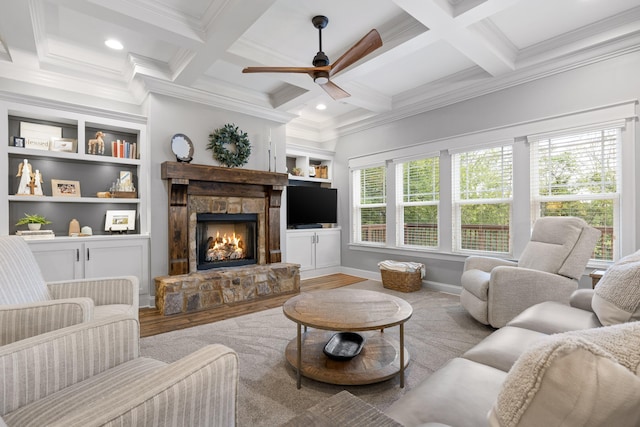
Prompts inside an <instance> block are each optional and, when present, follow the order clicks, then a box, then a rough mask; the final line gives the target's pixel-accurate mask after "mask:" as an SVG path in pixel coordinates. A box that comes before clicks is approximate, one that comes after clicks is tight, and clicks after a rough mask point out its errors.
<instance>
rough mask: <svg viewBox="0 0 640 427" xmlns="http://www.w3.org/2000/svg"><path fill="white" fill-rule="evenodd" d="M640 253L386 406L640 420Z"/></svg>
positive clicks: (450, 414)
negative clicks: (592, 285) (586, 287)
mask: <svg viewBox="0 0 640 427" xmlns="http://www.w3.org/2000/svg"><path fill="white" fill-rule="evenodd" d="M638 320H640V251H638V252H636V253H635V254H633V255H630V256H628V257H626V258H624V259H622V260H620V261H619V262H617V263H616V264H614V265H613V266H612V267H610V268H609V269H608V270H607V271H606V272H605V274H604V276H603V277H602V279H601V280H600V282H599V283H598V285H597V286H596V288H595V290H591V289H580V290H577V291H576V292H574V294H573V295H572V297H571V301H570V304H563V303H559V302H555V301H548V302H543V303H540V304H537V305H535V306H533V307H530V308H528V309H526V310H525V311H523V312H522V313H521V314H520V315H518V316H516V317H515V318H514V319H513V320H511V321H510V322H509V323H508V324H507V326H505V327H503V328H501V329H499V330H497V331H496V332H494V333H493V334H491V335H490V336H488V337H487V338H485V339H484V340H483V341H481V342H480V343H479V344H478V345H476V346H475V347H473V348H472V349H470V350H469V351H467V352H466V353H465V354H464V355H462V357H459V358H455V359H453V360H451V361H449V362H448V363H447V364H446V365H444V366H443V367H442V368H441V369H439V370H438V371H436V372H435V373H433V374H432V375H431V376H429V377H428V378H427V379H426V380H424V381H423V382H422V383H421V384H419V385H418V386H417V387H415V388H414V389H412V390H410V391H409V392H407V394H405V395H404V396H403V397H402V398H400V399H399V400H398V401H397V402H395V403H394V404H393V405H392V406H391V407H389V408H388V409H387V411H386V414H387V415H388V416H390V417H391V418H393V419H395V420H397V421H398V422H400V423H401V424H403V425H405V426H424V425H427V426H428V425H432V426H436V425H450V426H456V427H462V426H482V425H490V426H501V427H506V426H532V427H533V426H536V427H539V426H560V425H562V426H614V425H615V426H617V427H624V426H629V427H631V426H638V425H640V377H639V376H638V375H639V374H640V322H639V321H638Z"/></svg>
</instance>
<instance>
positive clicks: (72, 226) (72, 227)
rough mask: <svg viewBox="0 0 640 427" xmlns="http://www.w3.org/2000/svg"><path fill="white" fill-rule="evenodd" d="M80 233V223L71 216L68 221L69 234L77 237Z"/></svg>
mask: <svg viewBox="0 0 640 427" xmlns="http://www.w3.org/2000/svg"><path fill="white" fill-rule="evenodd" d="M79 235H80V223H79V222H78V220H77V219H75V218H73V219H72V220H71V221H69V236H71V237H78V236H79Z"/></svg>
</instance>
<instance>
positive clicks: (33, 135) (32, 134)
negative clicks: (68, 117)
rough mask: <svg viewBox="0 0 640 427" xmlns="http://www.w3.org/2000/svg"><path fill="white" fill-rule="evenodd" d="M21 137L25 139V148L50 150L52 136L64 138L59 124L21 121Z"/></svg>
mask: <svg viewBox="0 0 640 427" xmlns="http://www.w3.org/2000/svg"><path fill="white" fill-rule="evenodd" d="M20 137H21V138H24V139H25V148H30V149H32V150H49V146H50V140H51V138H62V128H61V127H59V126H51V125H43V124H39V123H30V122H20Z"/></svg>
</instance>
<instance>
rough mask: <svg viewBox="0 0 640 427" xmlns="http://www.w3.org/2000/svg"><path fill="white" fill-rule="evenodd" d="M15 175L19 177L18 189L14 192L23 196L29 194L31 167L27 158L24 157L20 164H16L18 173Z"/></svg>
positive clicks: (31, 177)
mask: <svg viewBox="0 0 640 427" xmlns="http://www.w3.org/2000/svg"><path fill="white" fill-rule="evenodd" d="M16 176H18V177H20V183H19V184H18V191H17V192H16V194H17V195H23V196H29V195H31V194H32V193H31V188H32V187H31V185H32V182H31V181H32V180H33V169H32V168H31V164H30V163H29V160H27V159H24V160H23V161H22V163H20V166H18V174H17V175H16Z"/></svg>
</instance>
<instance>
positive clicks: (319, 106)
mask: <svg viewBox="0 0 640 427" xmlns="http://www.w3.org/2000/svg"><path fill="white" fill-rule="evenodd" d="M326 109H327V106H326V105H324V104H318V105H316V110H326Z"/></svg>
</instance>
